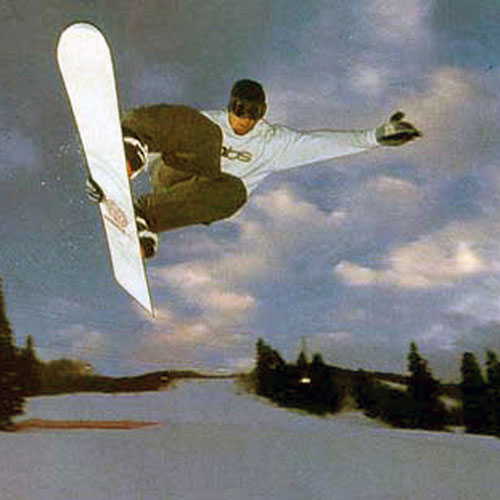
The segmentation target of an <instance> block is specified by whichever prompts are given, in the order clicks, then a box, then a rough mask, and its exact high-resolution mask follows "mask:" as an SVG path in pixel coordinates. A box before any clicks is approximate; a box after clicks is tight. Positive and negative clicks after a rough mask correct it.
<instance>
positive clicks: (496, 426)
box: [486, 351, 500, 437]
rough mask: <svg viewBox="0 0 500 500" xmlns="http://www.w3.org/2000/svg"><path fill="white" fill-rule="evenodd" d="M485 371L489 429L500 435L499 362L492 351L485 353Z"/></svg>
mask: <svg viewBox="0 0 500 500" xmlns="http://www.w3.org/2000/svg"><path fill="white" fill-rule="evenodd" d="M486 373H487V384H488V388H487V401H488V420H489V425H490V431H491V433H492V434H494V435H495V436H499V437H500V362H499V361H498V358H497V355H496V354H495V353H494V352H493V351H487V353H486Z"/></svg>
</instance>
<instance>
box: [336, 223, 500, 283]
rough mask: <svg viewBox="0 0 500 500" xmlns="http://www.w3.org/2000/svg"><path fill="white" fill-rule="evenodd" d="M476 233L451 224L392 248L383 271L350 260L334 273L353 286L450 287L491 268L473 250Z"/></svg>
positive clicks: (344, 262) (337, 267) (340, 264)
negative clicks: (407, 243) (427, 235)
mask: <svg viewBox="0 0 500 500" xmlns="http://www.w3.org/2000/svg"><path fill="white" fill-rule="evenodd" d="M475 236H477V235H475V234H473V232H469V231H468V230H467V229H466V228H460V227H458V226H457V225H452V226H451V227H449V228H447V230H444V231H442V232H440V233H437V234H434V235H431V236H429V237H427V238H422V239H420V240H419V241H416V242H414V243H411V244H409V245H406V246H402V247H398V248H395V249H393V250H392V251H391V252H390V253H389V255H388V256H387V258H386V259H385V262H386V266H385V267H384V268H379V269H372V268H369V267H363V266H360V265H357V264H355V263H352V262H349V261H342V262H340V263H339V264H338V265H337V266H336V267H335V273H336V274H337V275H338V276H340V277H341V278H342V279H343V280H345V281H346V282H347V283H349V284H351V285H353V286H368V285H390V286H396V287H402V288H408V289H424V288H434V287H439V286H446V285H451V284H454V283H457V282H459V281H460V280H462V279H463V278H466V277H470V276H474V275H477V274H479V273H482V272H484V271H486V270H488V269H491V264H488V263H487V262H486V261H485V260H484V259H483V258H482V257H481V256H480V255H479V252H478V251H477V250H476V249H475V248H474V241H475Z"/></svg>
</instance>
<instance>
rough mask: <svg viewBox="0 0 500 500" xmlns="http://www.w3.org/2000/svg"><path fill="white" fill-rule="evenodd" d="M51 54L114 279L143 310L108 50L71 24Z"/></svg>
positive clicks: (83, 27) (144, 292)
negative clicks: (99, 197) (95, 188)
mask: <svg viewBox="0 0 500 500" xmlns="http://www.w3.org/2000/svg"><path fill="white" fill-rule="evenodd" d="M57 59H58V63H59V68H60V71H61V75H62V78H63V81H64V85H65V88H66V92H67V94H68V97H69V101H70V104H71V109H72V111H73V115H74V119H75V122H76V126H77V129H78V133H79V135H80V139H81V143H82V146H83V151H84V153H85V158H86V161H87V166H88V169H89V171H90V175H91V176H92V178H93V179H94V180H95V181H96V182H97V184H99V186H100V187H101V188H102V190H103V192H104V195H105V200H104V202H102V203H100V204H99V209H100V214H101V218H102V221H103V225H104V229H105V234H106V238H107V242H108V247H109V252H110V256H111V263H112V267H113V272H114V276H115V279H116V281H117V282H118V283H119V284H120V285H121V286H122V287H123V288H124V289H125V290H126V291H127V292H128V293H129V294H130V295H131V296H132V297H133V298H134V299H136V300H137V301H138V302H139V303H140V304H141V305H142V306H143V307H144V308H145V309H146V310H147V311H149V312H150V313H151V314H153V304H152V300H151V294H150V290H149V285H148V281H147V275H146V270H145V266H144V261H143V259H142V257H141V248H140V243H139V238H138V235H137V228H136V224H135V214H134V207H133V202H132V194H131V190H130V181H129V179H128V175H127V170H126V159H125V152H124V148H123V137H122V131H121V125H120V114H119V107H118V95H117V91H116V83H115V76H114V70H113V61H112V56H111V51H110V48H109V46H108V43H107V42H106V39H105V38H104V36H103V34H102V33H101V32H100V31H99V29H98V28H96V27H95V26H93V25H91V24H87V23H77V24H73V25H71V26H69V27H68V28H66V29H65V30H64V31H63V33H62V34H61V37H60V39H59V43H58V46H57Z"/></svg>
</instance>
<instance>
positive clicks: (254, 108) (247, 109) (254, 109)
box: [228, 98, 266, 120]
mask: <svg viewBox="0 0 500 500" xmlns="http://www.w3.org/2000/svg"><path fill="white" fill-rule="evenodd" d="M228 109H229V111H231V112H232V113H233V114H234V115H235V116H237V117H238V118H251V119H252V120H260V119H261V118H262V117H263V116H264V115H265V113H266V104H265V103H261V102H252V101H246V100H243V99H238V98H232V99H231V100H230V101H229V106H228Z"/></svg>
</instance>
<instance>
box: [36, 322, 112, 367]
mask: <svg viewBox="0 0 500 500" xmlns="http://www.w3.org/2000/svg"><path fill="white" fill-rule="evenodd" d="M40 350H41V351H43V352H45V353H47V358H51V359H57V358H61V357H75V358H78V359H91V358H97V359H99V358H106V357H107V356H109V352H110V343H109V338H108V336H107V335H105V334H103V333H101V332H100V331H98V330H95V329H92V328H88V327H87V326H85V325H82V324H73V325H70V326H68V327H66V328H64V329H61V330H57V331H56V332H53V333H52V334H51V336H50V340H48V341H47V342H45V343H44V344H42V345H41V346H40Z"/></svg>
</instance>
